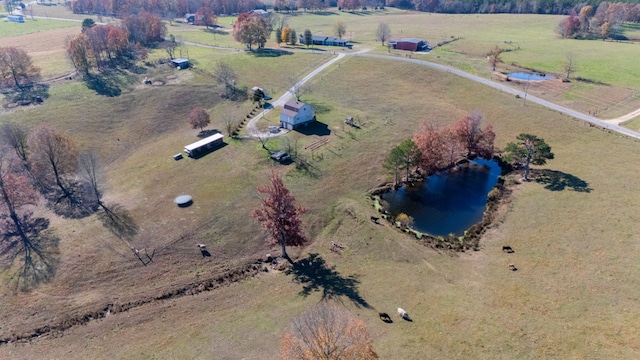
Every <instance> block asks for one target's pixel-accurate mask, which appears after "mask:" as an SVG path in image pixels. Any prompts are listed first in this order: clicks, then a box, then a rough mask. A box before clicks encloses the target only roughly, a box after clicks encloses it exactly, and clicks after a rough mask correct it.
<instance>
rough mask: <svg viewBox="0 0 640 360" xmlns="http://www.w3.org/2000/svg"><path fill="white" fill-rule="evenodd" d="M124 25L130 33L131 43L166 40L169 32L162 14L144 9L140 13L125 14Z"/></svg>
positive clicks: (148, 43)
mask: <svg viewBox="0 0 640 360" xmlns="http://www.w3.org/2000/svg"><path fill="white" fill-rule="evenodd" d="M122 26H123V27H124V29H125V30H126V31H127V33H128V34H129V41H130V42H131V43H141V44H142V45H150V44H153V43H156V42H160V41H162V40H164V36H165V35H166V34H167V26H166V25H165V23H164V22H162V19H160V16H158V15H154V14H152V13H149V12H146V11H142V12H140V13H139V14H132V15H128V16H125V17H124V18H123V19H122Z"/></svg>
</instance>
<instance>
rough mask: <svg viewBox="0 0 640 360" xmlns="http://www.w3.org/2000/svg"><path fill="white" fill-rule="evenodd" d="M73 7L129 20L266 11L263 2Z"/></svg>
mask: <svg viewBox="0 0 640 360" xmlns="http://www.w3.org/2000/svg"><path fill="white" fill-rule="evenodd" d="M70 6H71V10H72V11H73V12H74V13H76V14H94V13H95V14H100V15H109V16H126V15H128V14H134V13H138V12H140V11H146V12H149V13H152V14H155V15H158V16H161V17H163V18H166V19H173V18H175V17H179V16H180V17H181V16H184V15H185V14H188V13H195V12H196V11H197V10H198V9H200V8H201V7H207V8H209V9H211V10H212V11H213V12H214V13H216V14H239V13H242V12H248V11H251V10H254V9H265V5H264V4H263V3H262V2H261V1H259V0H242V1H238V0H72V1H71V4H70Z"/></svg>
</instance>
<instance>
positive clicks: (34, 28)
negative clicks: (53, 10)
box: [0, 18, 80, 43]
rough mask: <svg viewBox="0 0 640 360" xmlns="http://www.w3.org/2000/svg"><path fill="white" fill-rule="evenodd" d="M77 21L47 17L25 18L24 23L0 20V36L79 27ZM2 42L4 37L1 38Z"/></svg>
mask: <svg viewBox="0 0 640 360" xmlns="http://www.w3.org/2000/svg"><path fill="white" fill-rule="evenodd" d="M79 25H80V24H79V23H74V22H69V21H57V20H48V19H34V20H32V19H31V18H26V19H25V22H24V23H14V22H9V21H0V38H6V37H12V36H18V35H25V34H33V33H39V32H45V31H48V30H54V29H61V28H69V27H79ZM2 41H3V43H4V41H5V40H4V39H3V40H2Z"/></svg>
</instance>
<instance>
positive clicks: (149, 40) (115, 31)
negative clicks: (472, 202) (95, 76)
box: [66, 12, 167, 76]
mask: <svg viewBox="0 0 640 360" xmlns="http://www.w3.org/2000/svg"><path fill="white" fill-rule="evenodd" d="M166 33H167V27H166V25H165V23H164V22H162V20H161V19H160V17H159V16H157V15H154V14H151V13H148V12H141V13H139V14H132V15H127V16H125V17H124V18H123V19H122V22H121V24H120V25H119V26H114V25H96V24H95V23H94V22H93V20H92V19H85V20H84V21H83V23H82V32H81V33H80V34H78V35H76V36H72V37H70V38H68V39H67V43H66V49H67V54H68V56H69V59H71V62H72V63H73V66H74V67H75V69H76V71H77V72H78V73H79V74H82V75H84V76H88V75H90V71H91V70H93V69H97V70H98V71H103V70H105V69H113V68H118V67H122V68H128V67H130V66H131V65H133V64H135V61H136V60H138V59H144V58H146V54H147V53H146V50H144V46H149V45H151V44H153V43H157V42H161V41H163V40H164V36H165V35H166Z"/></svg>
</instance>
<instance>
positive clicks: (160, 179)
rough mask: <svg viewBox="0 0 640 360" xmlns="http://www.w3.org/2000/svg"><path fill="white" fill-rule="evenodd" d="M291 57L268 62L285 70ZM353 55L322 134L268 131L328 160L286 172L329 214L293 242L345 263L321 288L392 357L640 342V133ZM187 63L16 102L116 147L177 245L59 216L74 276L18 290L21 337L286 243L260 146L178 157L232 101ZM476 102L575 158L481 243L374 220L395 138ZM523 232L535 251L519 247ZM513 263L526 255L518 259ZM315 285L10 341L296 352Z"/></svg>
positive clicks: (129, 201) (32, 115) (141, 215)
mask: <svg viewBox="0 0 640 360" xmlns="http://www.w3.org/2000/svg"><path fill="white" fill-rule="evenodd" d="M212 54H213V53H212ZM233 56H246V58H241V57H240V58H238V59H237V60H238V61H232V62H231V63H232V64H240V63H241V61H240V60H245V61H253V60H250V59H251V56H252V55H233ZM292 56H293V55H292ZM295 56H299V55H295ZM301 59H305V61H300V62H298V63H297V67H296V68H295V69H292V68H291V66H293V65H290V66H289V67H288V68H283V67H279V68H273V70H272V72H273V73H272V75H273V76H274V77H276V78H277V77H282V76H284V75H285V74H286V73H289V72H292V73H294V74H301V73H304V71H303V69H306V65H305V62H311V61H317V58H314V57H313V56H312V55H307V56H304V57H303V58H301ZM273 60H274V59H273V58H267V59H262V60H261V61H264V64H263V65H265V66H267V65H266V64H267V63H270V62H271V61H273ZM292 64H294V63H292ZM339 64H340V65H339V66H333V67H331V68H330V69H328V70H326V71H325V72H323V73H322V74H321V75H319V76H318V77H317V78H315V79H314V81H313V82H312V84H311V86H312V88H313V91H312V92H311V93H309V94H305V95H303V98H302V100H303V101H308V102H309V103H311V104H313V105H314V106H315V107H316V110H317V117H318V121H319V123H320V124H319V126H318V127H317V128H315V129H316V130H317V132H316V133H313V132H312V133H310V134H301V133H297V132H292V133H290V134H289V135H287V136H286V137H285V138H283V139H273V140H270V141H269V142H268V143H267V146H268V147H269V148H271V149H277V148H281V147H283V146H285V145H286V142H287V141H288V142H289V143H290V144H291V143H294V144H297V145H295V146H297V148H298V149H299V151H300V155H301V156H303V157H305V158H306V159H307V160H308V161H310V163H311V165H312V167H311V170H310V171H307V172H305V171H300V170H296V169H294V167H293V166H289V167H286V168H284V167H280V166H277V167H275V168H276V169H278V170H279V171H282V172H283V173H284V179H285V183H286V184H287V186H288V187H289V188H290V189H291V190H292V192H293V193H294V194H295V195H296V197H297V199H298V201H299V203H300V204H302V205H305V206H307V207H309V209H310V211H309V213H308V214H307V215H305V217H304V221H305V225H306V229H307V233H308V235H309V237H310V239H311V240H312V242H311V244H310V245H309V246H308V247H306V248H304V249H302V251H301V252H298V251H297V250H292V254H294V255H298V256H300V257H305V256H307V254H308V253H318V254H319V256H320V257H321V258H322V259H323V260H324V261H325V265H324V267H322V266H320V268H322V269H328V270H326V271H325V272H324V273H323V274H325V275H324V276H323V277H320V278H319V279H317V280H316V281H317V282H316V285H317V286H318V288H319V289H320V290H322V289H329V290H330V291H329V293H332V292H333V293H335V294H338V295H340V294H342V295H343V296H337V299H339V300H341V301H342V303H343V304H344V305H345V306H347V307H348V308H349V309H351V310H352V311H353V312H354V314H357V315H358V316H359V317H360V318H362V319H363V320H365V321H366V323H367V325H368V326H369V328H370V330H371V332H372V334H373V337H374V346H375V348H376V350H377V351H378V352H379V354H380V355H381V358H384V359H424V358H442V359H450V358H505V359H512V358H529V359H539V358H549V357H556V358H616V359H634V358H637V357H638V355H639V353H640V344H639V343H638V342H637V339H638V337H639V336H640V333H639V332H638V329H637V327H636V326H635V324H636V323H637V322H638V320H639V319H638V312H637V311H636V310H635V309H637V306H636V302H637V299H638V297H639V296H640V290H639V289H640V284H639V283H638V276H637V272H638V267H637V265H636V263H637V261H636V258H635V256H634V254H636V253H637V252H638V250H640V246H639V245H638V242H637V239H636V237H637V234H638V232H639V230H640V225H638V222H637V219H636V216H635V214H637V213H638V211H639V210H640V209H639V208H638V207H639V206H638V204H639V203H640V201H639V200H640V198H638V195H637V194H640V188H639V187H640V186H639V185H638V184H637V181H635V177H636V174H635V173H634V172H633V171H632V170H629V169H631V168H632V164H634V163H637V162H638V161H640V158H639V157H640V152H638V151H637V147H638V145H639V143H638V142H637V141H635V140H631V139H628V138H625V137H623V136H620V135H617V134H611V133H608V132H603V131H601V130H598V129H595V128H591V127H589V126H587V125H585V124H584V123H582V122H579V121H576V120H573V119H571V118H568V117H566V116H563V115H559V114H557V113H555V112H551V111H549V110H547V109H544V108H541V107H539V106H537V105H535V104H530V103H528V104H527V106H523V104H522V102H521V101H520V100H518V99H515V98H513V97H512V96H507V95H504V94H502V93H500V92H499V91H495V90H491V89H487V88H485V87H483V86H480V85H477V84H475V83H470V82H468V81H466V80H463V79H460V78H457V77H455V76H453V75H450V74H446V73H441V72H437V71H433V70H429V69H427V68H423V67H420V66H418V65H412V64H406V63H404V62H393V61H385V60H374V59H369V58H364V57H351V58H348V59H346V60H343V61H342V62H340V63H339ZM257 65H260V64H257ZM237 66H240V65H237ZM243 71H249V69H248V68H246V69H243ZM253 71H259V70H258V69H256V68H255V67H253ZM178 74H179V75H180V76H184V78H183V80H182V82H178V83H176V84H173V85H166V86H164V87H156V88H147V89H140V90H136V91H132V92H131V93H128V94H126V95H123V96H122V97H120V98H114V99H107V100H106V101H105V99H104V98H99V97H96V96H94V95H90V94H88V93H87V92H84V91H82V90H81V89H78V88H75V89H74V88H72V86H75V85H65V87H64V88H61V90H60V93H58V94H57V95H58V96H56V97H53V96H52V97H53V98H58V99H60V100H56V101H59V103H58V104H56V103H55V102H54V100H52V101H51V103H49V104H45V105H44V107H43V108H41V109H39V110H32V111H31V112H29V113H23V114H25V115H21V114H18V113H15V114H12V115H11V116H7V117H6V120H21V119H24V120H27V119H28V120H27V121H28V123H29V125H30V126H34V125H36V124H38V123H42V122H44V121H45V120H46V121H47V122H48V123H55V124H59V125H58V126H59V127H60V128H61V129H62V130H64V131H66V132H68V133H70V134H72V135H73V136H74V138H76V139H77V141H78V142H79V144H81V147H83V148H87V147H91V146H95V147H97V148H98V150H99V151H100V153H101V155H103V156H104V157H106V158H107V159H109V161H108V164H109V168H108V172H107V175H108V186H107V191H106V200H108V201H109V202H112V203H118V204H121V205H123V206H124V207H125V208H127V209H129V211H130V212H131V214H132V216H133V218H134V219H135V221H136V222H137V223H138V225H139V227H140V230H139V235H138V237H137V238H136V239H135V243H136V245H139V246H140V247H145V246H146V247H148V248H149V249H153V248H155V249H157V253H156V257H155V258H154V263H153V264H152V265H150V266H147V267H142V266H141V265H140V264H139V263H138V262H137V260H136V259H135V258H133V256H132V255H130V251H129V250H128V249H127V248H126V247H124V245H123V244H121V243H119V242H118V240H117V239H115V238H114V237H113V236H111V235H110V234H109V233H108V232H107V231H106V230H105V229H103V228H102V227H101V225H100V224H99V223H98V222H97V220H96V219H95V218H94V217H90V218H87V219H83V220H79V221H72V220H61V219H56V220H55V221H54V222H53V225H52V226H54V229H55V230H56V232H57V233H58V234H59V236H60V237H61V238H62V239H63V241H62V242H61V245H60V253H61V255H60V256H61V265H60V268H59V269H58V275H57V276H56V278H55V279H54V281H53V282H52V283H51V284H47V285H43V286H41V287H39V288H38V290H37V291H36V292H33V293H30V294H24V295H19V296H11V297H7V298H6V299H7V300H6V301H5V302H4V305H3V307H2V309H3V310H2V311H3V314H2V317H3V318H4V319H7V322H6V324H8V325H4V326H3V328H2V331H3V334H6V333H8V332H14V331H15V332H18V333H20V332H21V331H27V330H29V329H32V328H34V327H35V326H41V325H43V324H46V323H47V322H50V321H57V320H60V319H64V317H65V316H67V315H75V314H78V313H82V312H83V311H86V309H90V308H93V307H96V306H102V305H104V304H107V303H118V302H120V303H126V302H127V301H133V300H135V299H140V298H149V297H153V296H157V294H161V293H163V292H166V291H169V290H170V289H173V288H175V287H178V286H180V284H184V283H190V282H197V281H198V279H203V278H207V277H210V276H212V275H214V274H216V273H219V272H221V271H224V270H225V269H227V268H230V267H233V266H235V265H237V264H240V263H242V262H244V261H248V260H249V259H251V258H252V257H257V256H261V255H264V254H265V253H266V252H270V251H274V253H276V254H277V253H278V252H277V249H268V248H266V247H265V246H264V245H263V243H262V238H263V236H262V235H261V233H260V231H259V228H258V226H257V225H256V224H255V220H254V219H252V218H251V216H250V212H251V210H252V209H253V208H254V207H255V206H256V205H257V203H258V197H257V193H256V192H255V190H254V189H255V186H256V185H258V184H263V183H265V182H266V181H267V178H268V171H269V170H270V169H272V168H274V165H273V164H272V163H271V162H270V161H269V160H268V159H267V154H266V152H265V151H264V150H262V149H261V147H260V144H259V143H258V142H257V141H255V140H253V141H251V140H241V141H234V140H226V142H227V143H228V145H227V146H225V147H224V148H222V149H219V150H217V151H215V152H213V153H212V154H209V155H207V156H206V157H203V158H201V159H198V160H192V159H184V160H181V161H179V162H176V161H174V160H173V159H172V158H171V155H172V154H174V153H176V152H178V151H180V149H181V148H182V146H183V145H184V144H186V143H188V142H190V141H193V139H194V135H195V134H196V133H197V131H195V130H191V129H189V128H188V127H187V125H186V121H185V120H186V113H187V112H188V110H189V109H190V107H191V106H195V105H201V106H205V107H207V108H210V109H216V108H221V107H224V106H226V105H222V103H221V100H220V99H219V97H218V96H216V94H215V91H214V88H215V86H213V85H214V84H215V83H213V82H209V83H207V80H206V79H207V78H206V76H205V75H200V74H193V75H181V74H188V73H186V72H183V73H178ZM174 75H175V74H174ZM245 76H246V75H245ZM245 79H246V78H245ZM244 83H248V81H247V80H245V81H244ZM78 86H80V85H78ZM54 94H56V93H55V92H54ZM64 94H66V95H64ZM63 96H66V97H67V98H66V99H65V100H64V101H66V102H67V103H63V100H62V99H61V98H63ZM180 100H182V101H180ZM69 106H75V109H74V108H73V107H72V109H74V110H71V111H70V110H68V109H69ZM472 110H480V111H481V112H483V114H484V115H485V118H486V122H487V123H488V124H491V125H492V126H493V127H494V130H495V132H496V134H497V138H496V145H497V146H498V147H499V148H502V147H504V146H505V145H506V143H507V142H509V141H513V140H514V139H515V136H516V135H517V134H519V133H522V132H529V133H533V134H536V135H538V136H540V137H542V138H544V139H545V140H546V141H547V142H548V143H549V144H550V145H551V146H552V149H553V151H554V153H555V155H556V158H555V159H554V160H552V161H550V162H549V163H548V164H547V165H546V166H545V167H544V168H546V169H549V170H553V171H555V174H556V177H555V181H554V183H553V184H551V185H553V186H549V187H548V188H545V184H541V183H537V182H535V181H533V182H529V183H523V184H520V185H517V186H516V187H515V188H514V189H513V194H512V197H511V199H510V202H509V203H508V204H506V205H505V212H504V213H503V215H502V216H501V217H500V218H499V221H498V222H497V223H496V224H495V226H494V227H492V228H491V229H489V231H488V232H487V234H486V235H485V236H484V237H483V239H482V242H481V244H482V247H483V248H482V250H481V251H480V252H474V253H465V254H448V253H446V252H445V253H441V252H436V251H433V250H430V249H428V248H426V247H424V246H422V245H420V244H418V243H417V242H416V241H415V239H412V238H411V237H409V236H406V235H405V234H402V233H400V232H398V231H396V230H394V229H392V228H391V227H389V226H388V225H383V226H379V225H374V224H372V223H371V222H370V221H369V216H370V215H373V214H374V211H373V208H372V207H371V204H370V202H369V200H368V199H367V198H366V196H365V192H366V191H367V190H368V189H371V188H373V187H375V186H377V185H378V184H380V183H381V182H383V181H386V180H389V176H388V175H385V173H384V171H383V169H382V166H381V163H382V159H383V158H384V156H385V155H386V154H387V153H388V151H389V150H390V149H391V148H392V147H393V146H395V145H397V144H398V143H399V142H400V141H402V140H404V139H406V138H409V137H411V135H412V134H413V132H414V131H416V130H417V129H418V128H419V126H420V124H421V123H422V122H423V121H431V122H434V123H436V124H442V125H444V124H451V123H453V122H454V121H455V120H457V119H458V118H460V117H462V116H464V115H465V114H466V113H468V112H469V111H472ZM183 114H184V115H183ZM355 115H357V116H358V117H359V119H360V120H361V121H362V128H361V129H359V130H356V129H351V128H349V127H345V125H344V123H343V121H344V118H345V117H346V116H355ZM212 118H213V123H212V125H211V128H220V127H221V125H223V124H222V123H221V120H220V119H219V118H218V117H217V116H216V115H215V110H214V111H213V116H212ZM6 120H5V119H3V121H6ZM327 131H328V132H329V133H328V134H327ZM323 134H325V135H323ZM323 138H326V139H328V140H329V141H328V143H327V145H325V146H323V147H321V148H319V149H318V150H316V151H314V153H313V154H312V153H311V152H310V151H308V150H304V148H305V146H307V145H309V144H311V143H314V142H317V141H318V140H320V139H323ZM284 139H288V140H284ZM296 140H297V142H296ZM182 193H188V194H191V195H192V196H193V198H194V205H193V206H192V207H190V208H186V209H179V208H177V207H175V205H174V204H173V203H172V200H173V198H174V197H175V196H176V195H178V194H182ZM331 241H335V242H338V243H341V244H343V245H344V246H345V250H344V251H343V252H342V254H341V255H338V254H335V253H333V252H331V251H329V243H330V242H331ZM196 243H206V244H207V245H208V247H209V248H210V249H211V252H212V254H213V256H212V257H211V258H205V259H203V258H202V257H201V256H200V254H199V252H198V251H197V248H196V247H195V244H196ZM503 245H510V246H512V247H513V248H514V249H515V250H516V252H515V253H514V254H506V253H503V252H502V251H501V247H502V246H503ZM510 263H513V264H515V265H516V266H517V267H518V269H519V270H518V271H517V272H512V271H509V269H508V265H509V264H510ZM350 277H351V279H355V280H356V281H355V282H353V281H348V279H349V278H350ZM301 289H302V284H296V283H294V282H292V279H291V276H287V275H284V274H281V273H277V272H276V273H265V274H263V275H260V276H258V277H257V278H253V279H251V280H247V281H245V282H241V283H237V284H234V285H232V286H229V287H225V288H222V289H218V290H215V291H212V292H208V293H205V294H199V295H196V296H186V297H181V298H177V299H170V300H165V301H161V302H155V303H154V305H148V306H143V307H140V308H137V309H135V310H132V311H129V312H127V313H122V314H115V315H111V316H109V317H107V318H105V319H104V320H99V321H92V322H90V323H89V324H88V325H87V326H83V327H76V328H72V329H71V330H70V331H68V332H66V333H65V334H64V336H62V337H60V338H45V339H39V340H34V341H32V342H31V343H30V344H28V345H26V344H9V345H5V346H2V347H0V355H2V357H8V358H15V357H20V358H24V357H42V356H45V355H46V356H47V357H53V358H57V357H60V358H87V357H91V358H111V357H118V358H128V357H138V358H153V357H157V358H176V357H181V358H220V359H237V358H246V359H265V358H268V359H272V358H277V357H278V356H277V354H278V352H279V347H280V337H281V336H282V334H283V332H284V331H285V330H286V327H287V324H288V322H289V321H290V319H291V317H293V316H294V315H296V314H297V313H299V312H300V311H302V310H303V309H304V308H306V307H307V306H309V305H311V304H313V303H314V302H316V301H317V300H319V298H320V293H315V292H312V294H311V295H310V296H308V297H303V296H300V295H299V294H298V292H299V291H300V290H301ZM352 300H355V301H352ZM19 305H20V306H19ZM356 305H360V306H361V307H358V306H356ZM366 306H368V307H366ZM397 307H403V308H404V309H406V310H407V311H409V313H410V314H411V315H412V317H413V318H414V322H412V323H408V322H404V321H401V320H400V319H399V318H396V317H395V316H394V320H395V322H394V323H393V324H385V323H383V322H381V321H380V320H379V319H378V315H377V312H379V311H385V312H389V313H390V314H392V315H393V313H394V312H395V310H394V309H395V308H397ZM36 309H37V310H36ZM24 319H28V320H27V321H25V320H24ZM3 336H5V335H3ZM113 344H119V345H118V346H113Z"/></svg>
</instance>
